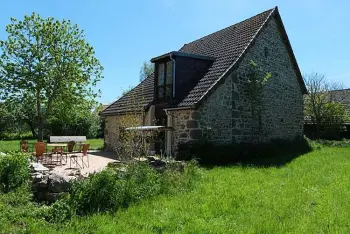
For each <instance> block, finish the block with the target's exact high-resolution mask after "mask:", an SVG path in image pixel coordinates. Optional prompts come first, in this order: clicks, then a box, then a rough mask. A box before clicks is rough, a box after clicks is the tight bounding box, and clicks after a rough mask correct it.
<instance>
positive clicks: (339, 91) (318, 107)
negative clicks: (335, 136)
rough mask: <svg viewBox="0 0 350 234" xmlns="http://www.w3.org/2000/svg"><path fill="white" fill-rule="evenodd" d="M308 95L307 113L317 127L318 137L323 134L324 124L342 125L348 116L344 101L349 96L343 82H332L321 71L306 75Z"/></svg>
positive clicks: (306, 100)
mask: <svg viewBox="0 0 350 234" xmlns="http://www.w3.org/2000/svg"><path fill="white" fill-rule="evenodd" d="M304 80H305V84H306V87H307V90H308V95H307V96H306V97H305V100H304V101H305V102H304V105H305V115H306V117H307V118H309V119H310V120H311V121H312V123H313V124H314V125H315V127H316V137H317V138H320V136H321V134H320V133H321V126H322V125H328V126H330V125H333V126H336V125H338V126H339V125H340V124H342V123H343V122H344V121H345V120H346V119H347V116H348V113H347V111H346V107H345V106H344V105H343V103H342V101H343V100H345V99H346V98H347V97H346V96H347V93H346V92H345V91H344V90H343V88H342V84H339V83H337V82H330V81H328V80H327V78H326V77H325V76H324V75H322V74H319V73H311V74H308V75H305V76H304Z"/></svg>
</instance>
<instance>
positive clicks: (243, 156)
mask: <svg viewBox="0 0 350 234" xmlns="http://www.w3.org/2000/svg"><path fill="white" fill-rule="evenodd" d="M309 151H311V146H310V145H309V143H308V141H307V140H306V139H304V138H301V139H296V140H294V141H288V140H272V141H270V142H268V143H261V144H251V143H241V144H227V145H217V144H213V143H210V142H199V143H190V144H187V143H182V144H180V145H179V152H178V155H177V160H191V159H196V160H198V162H199V163H200V164H202V165H227V164H232V163H250V162H257V160H260V161H261V163H262V164H264V163H267V164H269V160H266V159H271V158H276V159H277V158H278V160H279V161H278V160H277V161H276V160H275V159H274V162H273V163H277V164H283V163H284V160H286V161H288V159H291V158H293V157H295V156H297V155H300V154H302V153H305V152H309ZM264 161H265V162H264Z"/></svg>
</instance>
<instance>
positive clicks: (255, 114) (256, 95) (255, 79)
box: [244, 60, 271, 141]
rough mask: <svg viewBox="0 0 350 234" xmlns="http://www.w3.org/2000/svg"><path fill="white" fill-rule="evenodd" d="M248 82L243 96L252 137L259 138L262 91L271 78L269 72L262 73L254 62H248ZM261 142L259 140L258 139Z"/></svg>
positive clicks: (260, 133)
mask: <svg viewBox="0 0 350 234" xmlns="http://www.w3.org/2000/svg"><path fill="white" fill-rule="evenodd" d="M247 77H248V80H247V82H246V84H245V90H244V91H245V95H246V96H247V98H248V100H249V102H250V108H251V118H252V127H253V129H252V136H251V138H252V139H251V140H252V141H254V140H255V137H258V138H261V137H262V134H263V126H262V120H261V118H262V114H263V112H264V109H265V108H264V102H263V98H264V90H265V86H266V85H267V82H268V80H269V79H270V78H271V73H270V72H264V71H263V69H262V68H261V67H259V66H258V65H257V64H256V63H255V62H254V61H252V60H251V61H250V66H249V70H248V74H247ZM258 140H259V141H261V139H258Z"/></svg>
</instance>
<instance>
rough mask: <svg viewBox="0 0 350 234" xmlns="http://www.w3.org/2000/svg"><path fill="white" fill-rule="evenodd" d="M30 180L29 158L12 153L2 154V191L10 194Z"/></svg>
mask: <svg viewBox="0 0 350 234" xmlns="http://www.w3.org/2000/svg"><path fill="white" fill-rule="evenodd" d="M28 180H29V156H28V155H27V154H23V153H14V152H12V153H11V152H10V153H7V154H5V155H1V154H0V191H3V192H5V193H8V192H9V191H11V190H14V189H16V188H18V187H21V186H23V185H25V184H26V183H27V182H28Z"/></svg>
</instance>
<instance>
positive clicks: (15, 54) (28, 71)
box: [0, 13, 103, 141]
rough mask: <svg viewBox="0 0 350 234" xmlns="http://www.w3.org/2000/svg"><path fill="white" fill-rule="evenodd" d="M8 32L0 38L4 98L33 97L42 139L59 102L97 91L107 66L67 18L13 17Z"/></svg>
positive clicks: (0, 89) (30, 99)
mask: <svg viewBox="0 0 350 234" xmlns="http://www.w3.org/2000/svg"><path fill="white" fill-rule="evenodd" d="M6 32H7V33H8V38H7V39H6V40H4V41H0V48H1V51H2V54H1V57H0V93H1V97H0V98H1V99H3V100H10V101H13V102H17V103H19V102H21V101H23V100H27V101H28V102H30V103H34V105H35V106H34V109H35V112H36V115H37V124H36V127H37V128H38V140H39V141H41V140H43V131H44V126H45V122H46V120H47V118H48V117H49V116H50V115H51V114H52V112H53V109H54V106H57V103H58V102H59V105H61V108H64V107H65V105H66V104H69V103H78V102H80V101H81V100H82V99H88V100H93V99H94V98H95V97H97V95H98V92H95V91H94V90H93V87H94V86H95V85H96V83H97V82H98V81H99V80H100V79H101V78H102V70H103V68H102V66H101V65H100V63H99V61H98V60H97V59H96V58H95V52H94V49H93V48H92V47H91V46H90V45H89V44H88V43H87V42H86V40H85V35H84V32H83V31H82V30H80V29H79V28H78V26H77V25H76V24H74V25H72V24H71V22H70V21H69V20H68V21H67V20H62V21H59V20H54V19H53V18H46V19H44V18H41V17H40V16H39V15H38V14H35V13H33V14H32V15H30V16H25V17H24V20H23V21H20V20H17V19H14V18H11V23H10V24H9V25H7V26H6ZM28 108H32V107H28Z"/></svg>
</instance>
